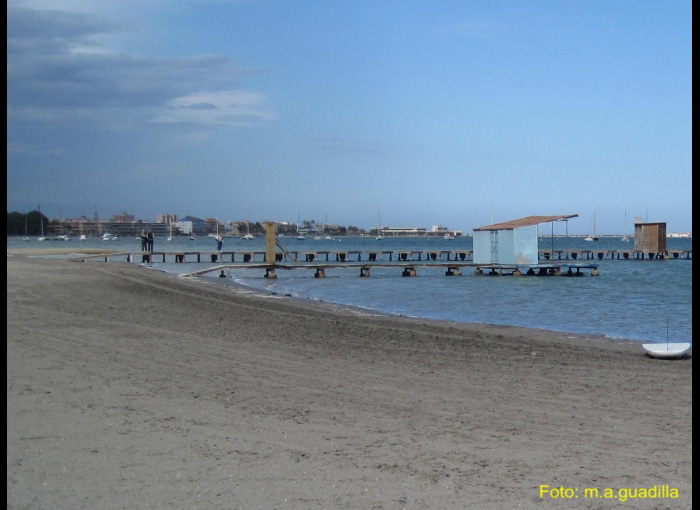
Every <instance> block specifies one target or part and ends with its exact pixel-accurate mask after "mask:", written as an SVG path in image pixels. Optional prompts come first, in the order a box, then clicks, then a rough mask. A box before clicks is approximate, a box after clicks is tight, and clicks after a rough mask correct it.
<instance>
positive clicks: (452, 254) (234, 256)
mask: <svg viewBox="0 0 700 510" xmlns="http://www.w3.org/2000/svg"><path fill="white" fill-rule="evenodd" d="M692 254H693V252H692V250H664V251H638V250H609V249H605V250H595V249H590V250H568V251H567V250H540V251H539V260H540V261H541V262H545V263H546V262H552V263H554V262H555V261H556V262H559V261H583V260H667V259H686V260H692ZM123 258H126V260H127V261H129V262H136V261H138V260H140V261H141V262H144V263H150V262H176V263H193V262H196V263H203V262H206V263H225V262H230V263H231V264H234V263H237V262H239V263H244V264H253V263H256V262H257V263H261V262H262V263H265V264H268V261H267V260H266V259H267V256H266V251H221V252H218V251H154V252H141V251H137V252H113V253H105V254H100V255H83V256H78V257H76V259H79V260H89V259H104V260H105V261H109V260H111V259H123ZM387 261H388V262H436V263H437V262H451V263H452V264H450V265H452V266H455V267H456V266H457V265H460V264H456V263H461V264H462V265H473V264H467V263H471V262H473V251H472V250H400V249H398V250H345V251H343V250H313V251H298V250H297V251H276V252H275V260H274V262H273V263H275V264H277V263H281V262H294V263H304V262H306V263H313V264H319V263H322V262H338V263H350V262H365V263H367V262H373V263H377V262H387ZM523 265H527V264H523Z"/></svg>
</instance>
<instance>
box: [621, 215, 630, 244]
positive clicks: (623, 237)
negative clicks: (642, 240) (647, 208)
mask: <svg viewBox="0 0 700 510" xmlns="http://www.w3.org/2000/svg"><path fill="white" fill-rule="evenodd" d="M625 230H627V211H625V228H624V229H622V231H623V232H624V231H625ZM620 241H624V242H626V243H629V241H630V238H629V237H627V234H626V233H624V234H622V239H620Z"/></svg>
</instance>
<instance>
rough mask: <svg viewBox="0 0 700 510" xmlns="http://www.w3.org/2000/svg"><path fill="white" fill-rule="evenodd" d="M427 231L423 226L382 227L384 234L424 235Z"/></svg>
mask: <svg viewBox="0 0 700 510" xmlns="http://www.w3.org/2000/svg"><path fill="white" fill-rule="evenodd" d="M427 233H428V231H427V229H426V228H424V227H386V228H384V227H383V228H382V235H385V236H414V237H415V236H421V237H423V236H425V235H426V234H427Z"/></svg>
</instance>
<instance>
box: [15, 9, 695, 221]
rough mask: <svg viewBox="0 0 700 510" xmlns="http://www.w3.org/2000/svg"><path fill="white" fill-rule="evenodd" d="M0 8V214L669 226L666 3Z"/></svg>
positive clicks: (679, 93)
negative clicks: (2, 179)
mask: <svg viewBox="0 0 700 510" xmlns="http://www.w3.org/2000/svg"><path fill="white" fill-rule="evenodd" d="M7 13H8V25H7V26H8V34H7V42H8V49H7V69H8V79H7V107H8V108H7V109H8V116H7V125H8V136H7V150H8V155H7V165H8V170H7V204H8V212H9V211H19V212H28V211H31V210H33V209H36V207H37V205H38V204H41V209H42V212H44V213H45V214H46V215H47V216H51V217H71V216H80V215H87V216H90V215H91V214H92V212H93V211H94V209H95V207H97V208H99V209H100V210H103V211H105V212H109V214H116V213H118V212H121V211H122V210H123V209H126V210H128V211H130V213H131V214H134V215H135V216H137V217H144V218H145V217H148V218H154V217H155V216H156V214H158V213H160V212H162V211H164V210H178V211H189V214H191V215H193V216H198V217H218V218H225V217H230V218H244V219H245V218H257V219H258V221H263V220H267V219H269V220H275V219H277V220H280V219H286V220H287V221H292V222H294V221H296V219H297V218H299V217H301V218H307V219H311V218H315V219H317V220H319V219H323V221H324V222H326V221H327V222H328V223H331V224H341V225H350V224H352V225H356V226H358V227H361V228H365V229H369V228H371V227H373V226H375V225H376V224H377V223H378V222H379V220H378V218H379V216H381V223H383V224H386V225H421V226H428V227H430V226H431V225H435V224H443V225H449V227H450V228H453V229H456V230H462V231H464V232H469V231H471V229H472V228H475V227H479V226H483V225H487V224H490V223H491V222H499V221H507V220H510V219H514V218H520V217H524V216H529V215H550V214H578V215H579V217H578V218H577V219H576V220H572V221H571V222H570V223H569V231H570V233H572V234H585V233H588V232H589V231H590V230H591V229H592V224H593V219H594V215H595V221H596V230H597V231H598V232H601V233H613V232H614V233H617V232H619V233H623V232H625V231H628V232H629V231H631V230H632V228H633V227H632V224H633V219H634V217H636V216H639V217H642V218H644V219H648V220H649V221H661V222H667V224H668V228H669V231H681V232H690V231H692V191H691V189H692V49H691V48H692V3H691V2H689V1H685V0H682V1H679V2H673V3H662V2H649V3H644V4H636V3H622V2H620V3H610V2H603V1H592V2H585V3H581V2H573V1H563V2H559V3H545V2H539V1H534V0H532V1H525V2H506V3H499V4H490V3H484V2H456V3H449V4H441V5H438V6H436V5H435V4H433V3H427V2H426V3H420V2H415V3H405V2H393V1H389V2H382V3H379V4H377V3H375V2H367V1H359V2H354V3H351V4H329V3H326V2H319V1H312V2H309V3H304V4H302V5H298V4H290V3H288V2H283V1H281V0H271V1H266V2H261V1H255V0H250V1H243V2H241V1H234V0H231V1H226V0H216V1H214V0H210V1H203V2H201V1H197V2H195V1H189V0H185V1H182V2H167V1H160V0H159V1H157V2H154V1H148V0H147V1H145V2H144V1H139V2H134V1H133V0H125V1H123V2H116V3H115V2H96V1H90V0H54V1H51V2H49V1H48V0H10V1H9V2H8V8H7ZM86 211H89V214H85V213H86Z"/></svg>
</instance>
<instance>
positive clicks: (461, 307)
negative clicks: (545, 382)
mask: <svg viewBox="0 0 700 510" xmlns="http://www.w3.org/2000/svg"><path fill="white" fill-rule="evenodd" d="M279 241H280V243H281V244H282V245H283V246H284V247H285V248H286V249H288V250H291V251H294V250H303V251H314V250H331V251H333V250H370V249H378V248H380V249H385V250H399V249H401V250H428V249H430V250H439V249H446V250H448V249H455V250H457V249H465V250H469V249H471V248H472V240H471V238H468V237H465V238H457V239H455V240H444V239H441V238H435V239H432V238H385V239H384V240H381V241H378V240H376V239H374V238H372V237H369V238H349V237H348V238H337V239H335V240H332V241H331V240H313V239H307V240H306V241H297V240H296V239H295V238H293V237H289V238H280V239H279ZM553 242H554V245H553V246H554V249H564V248H565V247H568V248H569V249H591V248H595V249H596V250H598V249H600V250H607V249H614V248H618V249H631V248H632V247H633V242H630V243H625V242H622V241H621V240H620V239H619V238H601V239H600V240H599V241H597V242H595V243H590V242H585V241H583V239H581V238H568V239H564V238H555V239H554V241H553ZM7 247H8V248H27V247H32V248H39V247H41V248H58V247H60V248H68V247H71V248H75V250H76V253H78V252H79V251H80V249H83V248H110V249H116V250H134V251H138V250H140V241H139V240H138V239H135V238H120V239H119V240H117V241H102V240H100V239H88V240H86V241H79V240H77V239H73V240H71V241H67V242H65V241H44V242H38V241H37V240H36V239H32V240H30V241H26V242H23V241H22V240H21V238H8V240H7ZM551 247H552V240H551V238H542V239H541V240H540V248H541V249H549V248H551ZM667 247H668V249H670V250H680V249H692V239H687V238H669V239H668V243H667ZM215 249H216V243H215V241H214V240H213V239H211V238H206V237H202V238H198V239H197V240H195V241H191V240H189V238H187V237H182V238H174V239H173V241H170V242H168V241H167V240H166V239H165V238H156V241H155V250H156V251H159V250H165V251H171V250H172V251H175V250H191V251H195V250H201V251H214V250H215ZM224 250H258V251H264V240H263V239H262V238H260V239H256V240H253V241H243V240H240V239H230V238H227V239H226V240H225V242H224ZM580 262H595V263H596V264H599V271H600V276H598V277H591V276H585V277H582V278H554V277H543V278H540V277H521V278H513V277H489V276H474V275H473V271H472V269H471V268H465V269H464V270H463V274H462V276H455V277H446V276H445V275H444V273H445V269H444V268H442V269H438V268H435V269H432V268H428V269H423V268H418V275H417V276H416V277H413V278H403V277H401V270H400V269H398V268H386V269H385V268H373V269H372V271H371V277H370V278H359V276H358V275H359V269H356V268H352V269H328V270H326V274H327V278H314V276H313V271H312V270H294V271H282V270H278V272H277V274H278V278H277V279H275V280H269V279H266V278H264V276H263V274H264V271H262V270H251V269H247V270H239V271H233V272H232V273H231V275H232V278H231V279H224V278H218V276H217V274H216V273H212V274H211V275H210V276H207V277H203V279H206V281H208V282H210V283H215V284H220V285H227V284H228V285H230V284H231V283H232V282H235V283H238V284H242V285H245V286H248V287H251V288H254V289H260V290H264V291H268V292H275V293H277V294H278V295H284V294H291V295H293V296H296V297H303V298H308V299H314V300H323V301H327V302H332V303H337V304H342V305H352V306H356V307H362V308H365V309H367V310H370V311H372V310H373V311H378V312H384V313H391V314H396V315H404V316H410V317H422V318H430V319H444V320H450V321H459V322H479V323H491V324H502V325H514V326H525V327H533V328H543V329H548V330H554V331H563V332H575V333H594V334H602V335H606V336H608V337H612V338H626V339H632V340H639V341H665V340H666V325H667V320H668V338H669V340H670V341H672V342H673V341H675V342H681V341H690V342H692V338H693V329H692V286H693V279H692V278H693V276H692V275H693V266H692V260H681V259H670V260H663V261H660V260H596V261H587V260H582V261H580ZM151 265H152V267H153V268H155V269H160V270H164V271H167V272H172V273H179V272H187V271H193V270H196V269H200V268H204V267H208V266H213V264H175V263H171V262H168V263H165V264H162V263H157V262H156V263H153V264H151ZM589 273H590V272H589V271H586V274H587V275H588V274H589Z"/></svg>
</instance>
